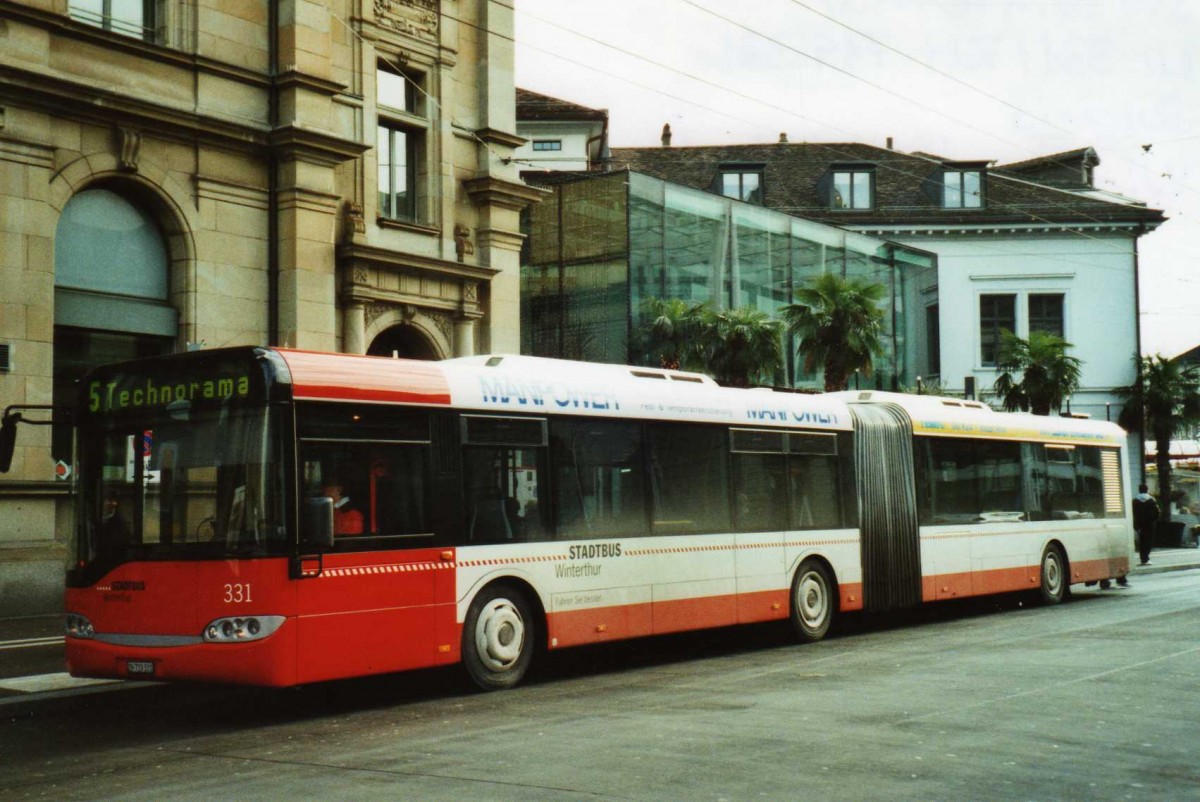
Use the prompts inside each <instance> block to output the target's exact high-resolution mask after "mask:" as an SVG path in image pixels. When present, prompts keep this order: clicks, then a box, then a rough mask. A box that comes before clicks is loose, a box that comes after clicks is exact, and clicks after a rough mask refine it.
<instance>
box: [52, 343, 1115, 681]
mask: <svg viewBox="0 0 1200 802" xmlns="http://www.w3.org/2000/svg"><path fill="white" fill-rule="evenodd" d="M77 436H78V463H77V464H78V482H79V493H78V499H79V509H78V515H77V519H78V533H77V538H76V539H77V551H76V554H75V557H74V559H73V564H72V567H71V569H70V571H69V574H68V578H67V592H66V610H67V662H68V668H69V671H70V672H71V674H73V675H75V676H80V677H122V678H152V679H158V680H176V679H179V680H205V681H218V682H229V683H245V684H255V685H268V686H291V685H297V684H302V683H312V682H318V681H322V680H331V679H336V678H343V677H353V676H361V675H368V674H379V673H385V672H394V671H401V670H406V669H415V668H418V667H426V666H436V665H443V664H452V663H458V662H461V663H462V664H463V666H464V667H465V669H466V672H467V673H468V675H469V676H470V678H471V679H472V680H474V682H475V683H477V684H478V685H479V686H481V687H483V688H485V689H495V688H504V687H508V686H510V685H513V684H515V683H517V682H518V681H519V680H520V679H521V677H522V676H523V674H524V673H525V672H526V669H527V668H528V667H529V665H530V662H531V660H532V658H533V657H534V655H535V654H537V653H538V652H539V651H540V650H543V649H559V648H565V647H570V646H576V645H581V644H594V643H601V642H606V641H614V640H619V639H625V638H634V637H639V636H648V635H655V634H660V633H670V632H679V631H683V630H692V629H700V628H713V627H725V626H730V625H735V624H742V623H750V622H765V621H771V620H780V621H786V620H788V619H790V620H791V622H792V624H793V625H794V628H795V631H796V633H797V635H798V637H799V638H800V639H802V640H805V641H814V640H818V639H820V638H822V637H823V636H824V635H825V634H826V632H827V631H828V630H829V628H830V626H831V624H832V623H833V622H834V621H835V619H836V618H837V616H838V615H840V614H843V613H847V612H850V611H858V610H867V611H884V610H891V609H899V608H906V607H911V606H915V605H918V604H921V603H923V602H934V601H939V600H943V599H951V598H962V597H966V596H972V595H978V594H992V593H1001V592H1011V591H1027V592H1029V593H1031V594H1032V595H1035V596H1038V597H1040V598H1041V599H1042V600H1043V601H1044V602H1046V603H1050V604H1053V603H1056V602H1058V601H1060V600H1061V599H1062V598H1063V597H1064V595H1065V594H1066V593H1067V592H1068V590H1069V586H1070V585H1071V584H1073V583H1080V582H1088V583H1093V582H1098V581H1103V580H1107V579H1112V578H1117V577H1121V576H1123V575H1124V574H1125V573H1126V572H1127V571H1128V570H1129V553H1130V550H1131V541H1132V527H1131V523H1130V516H1129V510H1128V504H1127V503H1126V501H1125V492H1124V488H1125V487H1126V481H1125V477H1126V476H1127V474H1128V465H1127V456H1126V451H1125V433H1124V432H1123V431H1122V430H1121V429H1120V428H1118V427H1117V426H1115V425H1112V424H1108V423H1101V422H1093V421H1087V420H1076V419H1069V418H1049V417H1036V416H1032V415H1018V414H1004V413H998V412H994V411H992V410H991V409H989V408H988V407H986V406H984V405H982V404H979V403H975V402H971V401H963V400H958V399H950V398H938V397H930V396H911V395H898V394H891V393H882V392H850V393H836V394H829V395H804V394H796V393H787V392H775V391H771V390H742V389H730V388H722V387H719V386H717V385H716V384H715V383H714V382H713V381H712V380H711V379H709V378H708V377H706V376H702V375H699V374H695V373H686V372H679V371H669V370H656V369H648V368H637V367H625V366H617V365H596V364H584V363H575V362H567V361H560V360H548V359H540V358H533V357H521V356H490V357H489V356H480V357H468V358H462V359H452V360H447V361H444V362H421V361H411V360H403V359H386V358H378V357H362V356H350V355H344V354H323V353H313V352H307V351H297V350H284V349H275V348H232V349H218V350H210V351H198V352H193V353H187V354H179V355H175V356H168V357H162V358H156V359H151V360H142V361H136V362H129V363H124V364H120V365H115V366H108V367H104V368H100V369H97V370H95V371H93V372H92V373H91V374H89V375H88V377H87V378H86V379H85V380H84V383H83V404H82V409H81V411H80V415H79V420H78V435H77Z"/></svg>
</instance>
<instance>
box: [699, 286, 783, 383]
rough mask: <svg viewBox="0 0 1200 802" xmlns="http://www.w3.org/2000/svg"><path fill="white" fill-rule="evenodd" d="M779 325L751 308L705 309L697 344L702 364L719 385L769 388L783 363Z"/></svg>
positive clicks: (765, 314) (781, 330) (780, 325)
mask: <svg viewBox="0 0 1200 802" xmlns="http://www.w3.org/2000/svg"><path fill="white" fill-rule="evenodd" d="M782 334H783V324H782V323H780V322H779V321H778V320H771V318H770V316H769V315H767V313H766V312H763V311H761V310H759V309H755V308H754V307H752V306H743V307H740V308H738V309H722V310H710V309H705V310H704V315H703V330H702V333H701V335H700V342H701V343H702V347H703V354H704V361H705V363H706V364H707V365H708V368H709V370H711V371H712V373H713V378H715V379H716V380H717V381H718V382H720V383H721V384H727V385H730V386H733V387H749V386H750V385H751V384H773V383H774V380H775V374H776V373H777V372H778V371H779V369H780V367H781V365H782V363H783V345H782V343H781V338H782Z"/></svg>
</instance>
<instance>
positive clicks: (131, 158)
mask: <svg viewBox="0 0 1200 802" xmlns="http://www.w3.org/2000/svg"><path fill="white" fill-rule="evenodd" d="M117 131H118V133H119V134H120V135H121V158H120V165H121V169H122V170H124V171H126V172H129V173H136V172H137V170H138V153H139V151H141V149H142V135H141V133H140V132H138V131H135V130H134V129H132V128H119V129H117Z"/></svg>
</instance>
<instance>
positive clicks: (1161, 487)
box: [1118, 354, 1200, 520]
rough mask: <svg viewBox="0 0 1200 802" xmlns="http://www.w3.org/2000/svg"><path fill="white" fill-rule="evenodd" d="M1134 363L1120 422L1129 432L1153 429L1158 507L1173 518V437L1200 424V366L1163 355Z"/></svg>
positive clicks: (1145, 357)
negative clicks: (1135, 379) (1133, 379)
mask: <svg viewBox="0 0 1200 802" xmlns="http://www.w3.org/2000/svg"><path fill="white" fill-rule="evenodd" d="M1134 362H1135V363H1136V365H1137V381H1136V382H1135V383H1134V384H1132V385H1130V386H1129V387H1123V388H1121V390H1120V391H1119V392H1120V393H1121V395H1123V396H1125V397H1126V398H1127V399H1129V400H1128V401H1126V403H1125V407H1124V408H1123V409H1122V410H1121V416H1120V418H1119V419H1118V421H1119V422H1120V424H1121V425H1122V426H1123V427H1125V428H1126V429H1128V430H1129V431H1140V432H1143V433H1144V432H1145V431H1146V430H1147V429H1149V430H1150V434H1151V436H1152V437H1153V438H1154V444H1155V446H1156V447H1157V449H1158V453H1157V454H1156V455H1155V464H1156V466H1157V468H1158V498H1159V505H1158V506H1159V509H1160V510H1162V517H1163V520H1170V510H1171V506H1170V499H1171V438H1172V437H1174V436H1175V434H1176V433H1177V432H1179V431H1181V430H1183V429H1186V428H1187V427H1189V426H1193V425H1195V424H1196V423H1200V366H1197V365H1193V364H1191V363H1189V362H1183V361H1181V360H1179V359H1168V358H1167V357H1164V356H1163V355H1162V354H1155V355H1154V356H1141V357H1135V358H1134Z"/></svg>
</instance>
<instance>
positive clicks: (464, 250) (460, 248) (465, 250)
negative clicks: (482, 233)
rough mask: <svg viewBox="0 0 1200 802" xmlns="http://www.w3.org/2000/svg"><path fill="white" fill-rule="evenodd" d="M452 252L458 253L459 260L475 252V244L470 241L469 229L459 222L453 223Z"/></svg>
mask: <svg viewBox="0 0 1200 802" xmlns="http://www.w3.org/2000/svg"><path fill="white" fill-rule="evenodd" d="M454 253H455V254H457V255H458V261H460V262H461V261H463V259H464V257H467V256H471V255H472V254H474V253H475V245H474V243H472V242H471V229H469V228H467V227H466V226H464V225H463V224H461V223H456V224H455V225H454Z"/></svg>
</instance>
